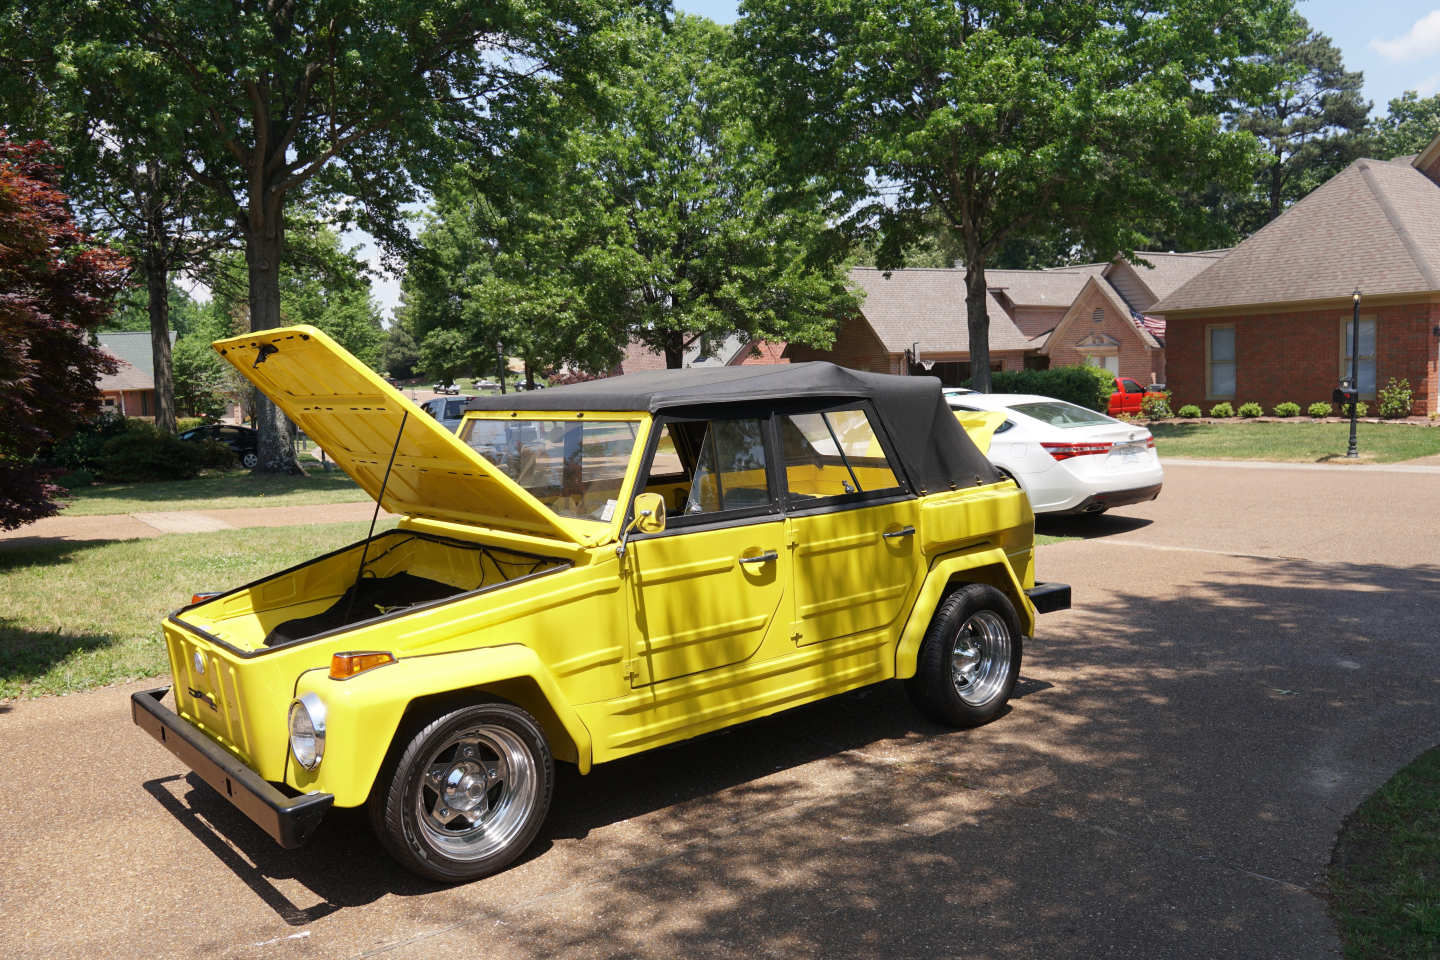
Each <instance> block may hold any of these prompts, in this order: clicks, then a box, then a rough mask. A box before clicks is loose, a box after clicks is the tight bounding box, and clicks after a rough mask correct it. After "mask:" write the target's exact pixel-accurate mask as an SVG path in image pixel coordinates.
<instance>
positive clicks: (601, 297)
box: [440, 15, 856, 373]
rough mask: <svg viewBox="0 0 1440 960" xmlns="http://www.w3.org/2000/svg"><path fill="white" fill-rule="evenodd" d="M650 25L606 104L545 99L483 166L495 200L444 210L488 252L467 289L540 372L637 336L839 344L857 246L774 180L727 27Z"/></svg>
mask: <svg viewBox="0 0 1440 960" xmlns="http://www.w3.org/2000/svg"><path fill="white" fill-rule="evenodd" d="M636 29H637V32H638V34H639V35H638V37H637V39H636V40H635V42H634V44H633V45H634V46H635V47H636V48H638V49H643V50H645V51H647V54H646V56H644V58H643V59H642V60H640V62H638V63H636V64H634V65H629V66H626V67H623V68H622V69H621V70H620V71H619V75H618V76H617V77H616V79H615V82H614V84H613V85H612V86H611V87H610V88H609V89H608V91H607V94H608V97H607V100H608V103H609V105H610V109H609V111H607V112H605V113H603V114H600V115H599V116H596V115H585V114H580V113H578V112H577V111H575V110H573V109H567V105H566V104H565V103H564V102H562V101H558V100H552V101H549V102H545V103H538V104H537V103H535V102H532V103H531V104H529V105H528V106H529V107H530V109H528V110H527V111H525V112H524V113H523V114H522V115H520V116H519V117H518V118H517V119H516V121H515V126H516V128H517V129H518V130H519V131H520V135H519V137H518V138H517V142H516V143H515V144H514V146H513V147H512V149H511V150H509V151H507V152H506V154H505V156H504V157H501V158H496V159H495V160H493V161H492V162H490V163H488V164H486V165H485V166H483V167H481V168H480V169H479V177H480V180H479V183H480V186H479V189H478V190H476V191H475V192H477V193H480V194H482V195H483V196H485V197H488V198H490V200H491V202H489V203H484V202H469V203H451V204H449V205H447V206H444V207H442V208H441V211H440V212H441V217H442V222H444V223H446V224H447V229H449V235H448V236H449V237H455V236H457V235H459V234H460V233H461V232H462V231H460V230H459V229H458V228H455V227H454V226H453V225H452V224H451V222H452V221H453V220H454V218H455V215H456V214H459V215H460V216H462V217H464V218H467V219H468V222H469V223H470V224H472V225H473V228H472V229H470V230H469V231H468V232H466V233H467V235H468V236H469V237H472V238H473V239H474V240H475V241H477V242H475V243H474V244H473V248H474V250H475V252H476V254H477V255H478V257H479V262H480V263H482V264H483V268H476V269H475V270H472V271H471V273H470V275H468V276H467V277H466V278H465V279H464V280H463V281H462V282H463V283H465V284H466V288H465V295H464V297H463V298H457V300H456V302H458V303H461V304H462V306H463V305H464V304H466V303H468V304H469V305H470V308H471V309H473V310H474V311H475V312H476V314H477V315H478V316H479V317H483V318H485V320H486V322H487V323H488V324H489V329H490V330H491V331H493V332H494V333H495V334H496V336H495V337H494V339H499V340H501V341H503V342H504V344H505V349H506V351H507V352H509V353H513V354H518V355H520V356H522V357H523V358H524V360H525V362H526V366H527V368H528V369H529V370H530V371H531V372H532V373H533V370H534V368H535V366H536V365H544V364H547V363H553V362H555V361H558V360H570V361H573V362H576V363H578V364H579V365H581V366H585V367H590V368H595V367H603V366H604V365H606V364H608V363H610V362H613V361H614V360H615V359H616V358H617V357H618V355H619V351H620V349H621V348H622V347H623V346H624V344H625V342H626V341H627V340H628V339H631V338H634V339H638V340H639V341H641V342H643V343H644V344H646V345H647V346H648V347H650V348H651V349H653V350H655V351H657V352H659V353H662V354H663V355H664V356H665V360H666V365H667V366H669V367H678V366H680V365H681V362H682V357H683V355H684V353H685V351H686V349H687V348H688V347H690V346H691V345H693V344H695V343H696V342H697V341H709V342H715V343H718V342H720V341H723V340H724V339H725V338H727V337H729V336H732V335H734V334H736V333H742V334H745V335H747V336H752V337H764V338H768V339H783V340H792V341H800V342H805V343H813V344H817V345H822V344H826V343H828V342H829V340H830V337H831V328H832V327H833V325H834V323H835V322H837V321H838V319H839V318H840V317H841V316H843V315H844V314H846V313H849V312H853V311H854V309H855V307H856V301H855V298H854V296H853V295H852V294H851V293H850V292H848V291H847V290H846V288H845V283H844V275H843V272H842V271H841V269H840V265H839V258H840V256H841V255H842V254H843V253H844V252H845V250H844V248H843V247H842V246H840V245H838V244H836V243H835V242H834V241H835V239H836V238H835V237H834V235H833V233H832V232H831V231H830V230H829V229H828V225H827V223H826V221H825V218H824V211H823V209H822V207H821V204H820V203H819V202H818V201H817V200H816V199H815V197H814V196H813V195H812V194H811V193H810V192H809V191H808V189H807V188H806V185H801V187H800V188H799V189H792V190H788V191H785V190H781V189H779V188H778V187H777V186H776V185H775V181H774V178H773V176H772V173H773V167H774V148H773V145H772V144H770V143H769V142H768V141H767V140H766V139H765V138H764V137H763V136H761V135H760V132H759V131H758V130H757V129H756V128H755V127H754V125H753V124H752V123H751V122H750V121H749V119H748V117H747V115H746V113H745V111H744V105H745V103H746V101H747V100H748V99H750V98H751V97H753V96H754V94H755V91H754V90H753V89H752V88H751V87H750V85H749V84H748V81H747V78H746V77H745V76H744V75H743V73H742V72H741V71H740V70H737V69H736V68H735V66H734V65H733V63H732V61H731V59H730V56H729V54H730V31H729V29H728V28H726V27H722V26H719V25H717V24H715V23H713V22H711V21H709V20H707V19H704V18H702V17H692V16H684V15H681V16H677V17H676V18H675V20H674V22H673V23H672V24H671V25H670V26H669V28H668V29H662V28H660V27H658V26H653V25H639V26H638V27H637V28H636Z"/></svg>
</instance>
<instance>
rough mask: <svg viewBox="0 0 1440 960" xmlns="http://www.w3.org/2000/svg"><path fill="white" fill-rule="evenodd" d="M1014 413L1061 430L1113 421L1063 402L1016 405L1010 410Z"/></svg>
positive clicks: (1101, 414) (1049, 401)
mask: <svg viewBox="0 0 1440 960" xmlns="http://www.w3.org/2000/svg"><path fill="white" fill-rule="evenodd" d="M1010 409H1011V410H1014V411H1015V412H1016V413H1023V414H1025V416H1027V417H1034V418H1035V419H1036V420H1039V421H1040V422H1041V423H1048V424H1049V425H1050V426H1052V427H1060V428H1062V429H1065V428H1069V427H1093V426H1095V425H1096V424H1101V423H1113V422H1114V421H1113V420H1112V419H1111V418H1110V417H1107V416H1105V415H1104V414H1103V413H1096V412H1095V411H1094V410H1088V409H1086V408H1085V407H1081V406H1076V405H1075V404H1073V403H1066V402H1065V401H1064V400H1044V401H1037V402H1035V403H1017V404H1015V405H1014V406H1013V407H1011V408H1010Z"/></svg>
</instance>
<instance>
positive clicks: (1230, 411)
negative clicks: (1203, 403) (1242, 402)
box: [1210, 403, 1235, 418]
mask: <svg viewBox="0 0 1440 960" xmlns="http://www.w3.org/2000/svg"><path fill="white" fill-rule="evenodd" d="M1210 416H1212V417H1221V418H1224V417H1233V416H1235V408H1234V407H1232V406H1230V404H1228V403H1217V404H1215V406H1213V407H1211V408H1210Z"/></svg>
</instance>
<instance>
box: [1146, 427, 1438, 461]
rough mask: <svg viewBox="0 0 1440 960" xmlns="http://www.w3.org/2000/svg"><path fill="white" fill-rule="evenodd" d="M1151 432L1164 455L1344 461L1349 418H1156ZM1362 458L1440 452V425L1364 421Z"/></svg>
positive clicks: (1360, 442)
mask: <svg viewBox="0 0 1440 960" xmlns="http://www.w3.org/2000/svg"><path fill="white" fill-rule="evenodd" d="M1150 432H1151V433H1153V434H1154V435H1155V446H1156V449H1157V450H1159V451H1160V456H1162V457H1192V458H1196V459H1207V460H1279V461H1285V462H1295V463H1318V462H1324V461H1328V460H1336V459H1339V460H1343V459H1344V458H1345V451H1346V449H1347V448H1348V447H1349V445H1350V425H1349V424H1348V423H1273V422H1272V423H1246V422H1237V423H1156V424H1151V426H1150ZM1356 439H1357V446H1358V448H1359V451H1360V456H1361V458H1362V459H1364V460H1366V461H1369V462H1372V463H1394V462H1396V461H1399V460H1413V459H1415V458H1416V457H1426V456H1431V455H1433V454H1440V429H1432V428H1428V427H1416V426H1410V425H1406V424H1398V423H1362V424H1360V425H1359V428H1358V430H1357V432H1356Z"/></svg>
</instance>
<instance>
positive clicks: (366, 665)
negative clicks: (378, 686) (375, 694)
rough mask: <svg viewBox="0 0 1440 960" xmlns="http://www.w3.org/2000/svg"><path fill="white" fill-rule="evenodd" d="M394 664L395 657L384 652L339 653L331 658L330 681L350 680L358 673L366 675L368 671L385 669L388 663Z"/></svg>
mask: <svg viewBox="0 0 1440 960" xmlns="http://www.w3.org/2000/svg"><path fill="white" fill-rule="evenodd" d="M394 662H395V655H394V654H391V653H385V652H384V651H373V650H371V651H366V652H364V653H337V654H335V655H334V656H332V657H331V658H330V679H331V680H349V679H350V678H351V677H353V676H355V674H357V673H364V672H365V671H366V670H372V669H374V668H375V667H383V666H385V664H387V663H394Z"/></svg>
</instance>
